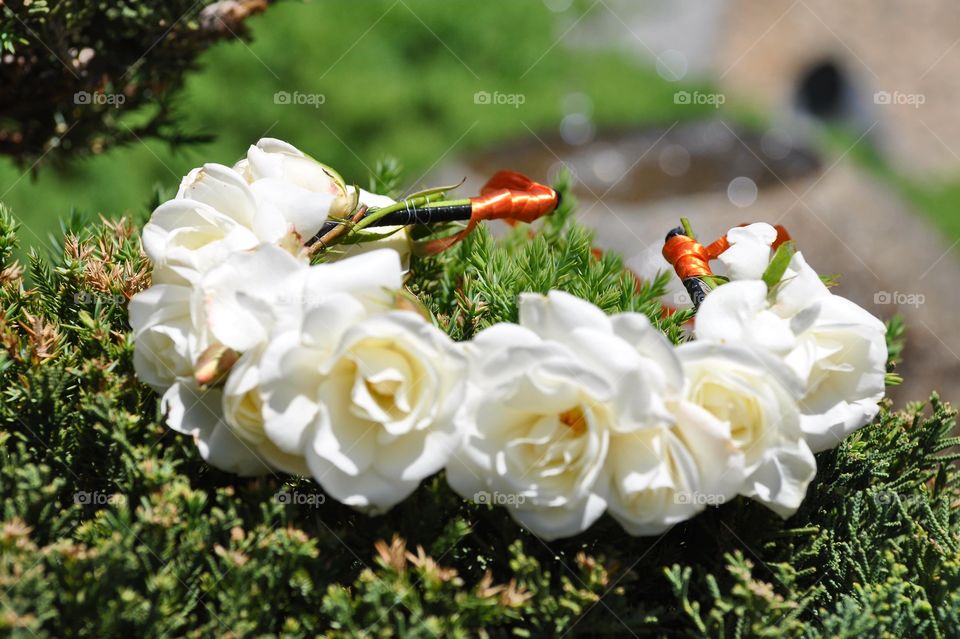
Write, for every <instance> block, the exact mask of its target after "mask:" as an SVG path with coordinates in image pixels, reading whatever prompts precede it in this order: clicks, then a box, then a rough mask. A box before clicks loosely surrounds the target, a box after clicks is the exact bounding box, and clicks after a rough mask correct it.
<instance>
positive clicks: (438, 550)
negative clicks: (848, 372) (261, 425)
mask: <svg viewBox="0 0 960 639" xmlns="http://www.w3.org/2000/svg"><path fill="white" fill-rule="evenodd" d="M391 170H394V169H391ZM564 202H565V204H564V208H563V209H562V210H561V211H560V212H559V213H558V214H556V215H555V216H554V217H553V218H552V219H549V220H546V221H545V222H544V223H542V225H540V227H539V228H537V229H536V230H535V232H534V233H533V235H532V237H531V236H530V230H531V229H530V227H521V228H517V229H515V230H513V231H512V232H511V233H509V234H508V235H507V236H506V237H505V238H503V239H499V240H495V239H493V238H492V237H491V236H490V235H489V234H488V233H487V232H486V231H484V230H478V231H477V232H476V233H475V234H474V235H473V236H472V237H470V238H469V239H468V240H467V241H465V242H463V243H462V244H460V245H459V246H457V247H456V248H454V249H452V250H451V251H449V252H447V253H446V254H443V255H441V256H438V257H434V258H430V259H425V260H415V261H414V264H413V268H412V280H411V282H410V285H409V286H410V288H411V290H412V291H413V292H415V293H417V294H418V295H419V296H421V298H422V299H423V300H424V302H425V303H426V304H427V306H428V307H429V308H430V309H431V311H432V312H433V313H434V315H435V317H436V320H437V322H438V323H439V325H440V326H442V327H444V328H445V329H447V330H448V331H449V332H450V333H451V334H452V335H454V336H455V337H457V338H467V337H469V336H470V335H473V334H474V333H476V332H477V331H478V330H480V329H482V328H483V327H485V326H487V325H489V324H491V323H494V322H497V321H501V320H510V319H514V318H515V317H516V302H515V298H516V294H517V293H518V292H520V291H523V290H536V291H546V290H548V289H550V288H561V289H565V290H568V291H572V292H574V293H576V294H578V295H582V296H585V297H587V298H588V299H590V300H592V301H594V302H596V303H598V304H599V305H601V306H602V307H603V308H604V309H606V310H608V311H615V310H620V309H636V310H639V311H641V312H644V313H646V314H647V315H648V316H649V317H651V319H653V320H654V321H657V322H658V323H659V324H660V325H661V327H662V329H663V330H664V331H665V332H666V333H667V334H668V335H670V336H671V337H672V338H673V339H674V340H679V339H681V332H680V327H681V323H682V321H683V320H684V318H685V316H684V315H675V316H672V317H670V318H667V319H663V318H662V317H661V309H660V308H659V305H658V304H657V302H656V297H657V296H658V295H659V294H660V293H661V292H662V285H663V282H662V281H658V282H652V283H644V284H643V285H642V286H639V287H638V286H637V285H636V283H635V282H634V280H633V278H632V277H631V276H630V275H629V274H628V273H625V272H624V270H623V265H622V263H621V262H620V260H619V258H617V257H615V256H610V255H604V256H601V257H597V256H596V255H594V253H593V252H592V250H591V238H590V235H589V233H588V232H587V231H586V230H585V229H583V228H582V227H580V226H578V225H577V224H576V223H575V222H574V221H573V220H572V218H571V215H570V214H571V211H572V209H573V202H572V200H571V199H570V197H569V194H566V197H565V198H564ZM78 228H79V226H78ZM438 232H439V230H438ZM15 245H16V237H15V229H14V224H13V222H12V218H11V216H10V215H9V213H8V212H7V211H5V210H3V211H0V629H2V631H0V632H2V635H3V636H11V637H25V638H26V637H30V638H34V637H40V638H47V637H49V638H63V637H90V636H95V637H180V636H185V637H211V636H224V637H291V638H292V637H312V636H327V637H417V638H419V637H423V638H433V637H474V636H480V637H508V636H509V637H554V636H591V637H592V636H613V637H620V636H630V634H631V633H633V634H635V635H637V636H641V637H776V638H788V637H789V638H813V637H858V638H861V637H945V638H947V637H958V636H960V509H958V504H960V481H958V473H957V470H956V467H955V466H954V464H953V462H954V460H955V459H956V458H957V455H956V454H954V453H951V452H950V451H951V448H952V447H955V446H956V445H957V444H958V443H960V442H958V441H957V440H956V439H955V438H951V437H950V432H951V430H952V428H953V426H954V412H953V411H952V410H951V409H950V408H949V407H948V406H946V405H944V404H942V403H941V402H940V401H939V399H938V398H937V396H936V395H934V396H933V397H932V398H931V400H930V402H929V405H928V406H927V407H924V406H923V405H920V404H916V405H911V406H908V407H907V408H906V409H905V410H903V411H900V412H893V411H892V410H890V408H889V406H887V407H885V408H884V409H883V411H882V412H881V414H880V416H879V417H878V419H877V420H876V422H875V423H873V424H871V425H869V426H867V427H866V428H864V429H862V430H861V431H859V432H858V433H856V434H854V435H853V436H851V437H849V438H848V439H847V440H846V441H844V442H843V443H842V444H841V445H840V446H839V447H838V448H837V449H836V450H835V451H830V452H825V453H822V454H820V455H819V457H818V464H819V473H818V476H817V480H816V482H815V483H814V484H813V485H812V486H811V487H810V490H809V492H808V496H807V500H806V501H805V503H804V505H803V507H802V508H801V509H800V511H799V512H798V513H797V514H796V515H795V516H794V517H792V518H790V519H789V520H787V521H782V520H780V519H779V518H778V517H777V516H776V515H774V514H772V513H771V512H770V511H768V510H767V509H765V508H764V507H762V506H760V505H758V504H756V503H754V502H751V501H748V500H736V501H734V502H732V503H728V504H725V505H723V506H721V507H719V508H711V509H708V510H707V511H706V512H704V513H702V514H701V515H700V516H698V517H696V518H694V519H692V520H690V521H688V522H685V523H683V524H681V525H679V526H676V527H675V528H673V529H672V530H671V531H669V532H668V533H667V534H666V535H664V536H662V537H660V538H634V537H631V536H629V535H627V534H625V533H624V532H623V531H622V529H620V528H619V526H618V525H617V524H616V523H615V522H613V521H612V520H610V519H609V518H604V519H602V520H601V521H600V522H598V524H597V525H595V526H593V527H592V528H591V529H590V530H589V531H587V532H585V533H583V534H582V535H580V536H579V537H576V538H573V539H568V540H563V541H557V542H550V543H547V542H544V541H541V540H540V539H538V538H536V537H534V536H532V535H531V534H529V533H528V532H526V531H525V530H523V529H522V528H520V527H519V526H517V525H516V524H515V523H513V522H512V520H511V519H510V518H509V517H508V515H507V514H506V513H505V512H504V511H503V509H498V508H496V507H491V506H481V505H475V504H472V503H468V502H465V501H464V500H462V499H460V498H459V497H458V496H456V495H455V494H453V493H452V492H451V491H450V489H449V488H447V487H446V484H445V481H444V479H443V477H442V475H440V476H437V477H434V478H431V479H429V480H427V481H425V482H424V484H423V485H422V486H421V487H420V489H419V490H418V491H416V493H414V495H413V496H412V497H411V498H410V499H409V500H407V501H406V502H404V503H403V504H401V505H400V506H398V507H396V508H395V509H393V510H392V511H391V512H389V513H388V514H386V515H383V516H379V517H373V518H371V517H367V516H365V515H361V514H358V513H356V512H354V511H352V510H351V509H349V508H346V507H343V506H341V505H339V504H337V503H336V502H335V501H333V500H332V499H326V498H325V496H324V495H323V493H322V491H321V490H320V489H319V487H318V486H317V485H316V484H315V483H314V482H313V481H312V480H310V479H309V478H298V477H289V476H268V477H264V478H259V479H242V478H237V477H235V476H232V475H229V474H225V473H221V472H219V471H217V470H214V469H212V468H210V467H208V466H206V465H205V464H204V463H203V461H202V460H201V459H200V458H199V456H198V454H197V452H196V450H195V448H194V446H193V443H192V442H191V441H190V440H189V438H187V437H183V436H181V435H178V434H176V433H173V432H171V431H169V430H168V429H167V428H166V427H165V426H164V425H163V420H162V416H161V415H160V414H159V411H158V398H157V396H156V395H155V394H154V393H153V392H152V391H151V390H149V389H148V388H146V387H144V386H143V385H141V384H140V383H139V382H138V381H137V380H136V379H135V377H134V374H133V369H132V364H131V361H132V353H133V344H132V342H131V338H130V335H129V326H128V324H127V315H126V308H125V306H126V300H127V299H128V298H129V297H130V296H131V295H133V294H134V293H135V292H136V291H138V290H140V289H142V288H143V287H144V286H146V285H147V284H148V281H149V267H148V264H147V263H146V261H145V259H144V258H143V257H142V255H141V253H140V250H139V242H138V239H137V230H136V228H135V227H134V226H133V225H132V224H129V223H126V222H119V223H105V222H101V223H99V224H92V225H88V227H87V230H85V231H81V232H79V233H78V234H68V235H67V236H66V237H65V239H64V241H63V245H62V247H60V249H58V250H57V252H56V254H50V255H38V254H34V255H32V256H31V257H30V259H29V261H28V265H27V266H26V267H21V265H20V264H18V263H17V262H15V261H14V259H13V256H14V254H15V253H14V247H15ZM893 333H896V331H893Z"/></svg>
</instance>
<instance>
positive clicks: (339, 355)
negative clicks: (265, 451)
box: [260, 254, 465, 512]
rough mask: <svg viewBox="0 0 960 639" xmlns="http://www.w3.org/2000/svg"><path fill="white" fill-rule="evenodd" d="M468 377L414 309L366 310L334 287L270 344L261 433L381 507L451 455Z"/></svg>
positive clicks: (331, 489) (334, 491)
mask: <svg viewBox="0 0 960 639" xmlns="http://www.w3.org/2000/svg"><path fill="white" fill-rule="evenodd" d="M393 255H394V258H395V256H396V254H393ZM363 257H365V256H360V257H358V258H351V259H352V260H357V259H362V258H363ZM348 261H349V260H348ZM339 264H343V262H340V263H337V265H339ZM330 266H333V265H330ZM464 375H465V362H464V360H463V357H462V355H461V354H460V352H459V349H458V348H457V347H456V346H455V345H454V344H453V342H452V341H451V340H450V339H449V337H447V335H446V334H445V333H443V332H442V331H440V330H439V329H437V328H436V327H434V326H433V325H431V324H429V323H427V322H426V321H425V320H424V319H423V318H422V317H420V316H419V315H417V314H415V313H412V312H408V311H390V312H386V313H374V314H371V313H370V311H369V309H368V308H365V307H364V305H363V304H362V303H361V302H360V301H359V300H358V299H357V298H356V297H354V296H351V295H347V294H340V296H339V298H338V299H333V298H331V299H330V300H329V303H325V304H321V305H318V306H316V307H314V308H312V309H310V310H309V311H308V312H307V313H306V314H305V316H304V319H303V323H302V326H301V328H300V329H299V330H295V331H287V332H284V333H281V334H279V335H277V336H275V337H274V338H273V339H272V340H271V341H270V343H269V344H268V345H267V347H266V349H265V351H264V353H263V356H262V358H261V360H260V376H261V378H260V384H261V389H262V402H263V415H264V418H265V420H264V429H265V433H266V435H267V437H269V438H270V440H271V441H273V442H274V443H275V444H276V445H277V446H278V447H279V448H280V449H281V450H282V451H284V452H286V453H288V454H291V455H296V454H302V455H303V456H304V457H305V459H306V463H307V466H308V468H309V469H310V471H311V473H312V474H313V476H314V478H315V479H316V481H317V482H318V483H319V484H320V485H321V486H322V487H323V488H324V490H325V491H326V492H327V493H328V494H330V495H331V496H333V497H334V498H336V499H337V500H339V501H341V502H343V503H345V504H348V505H350V506H353V507H356V508H359V509H363V510H366V511H370V512H382V511H385V510H387V509H389V508H390V507H392V506H394V505H395V504H397V503H398V502H400V501H401V500H403V499H404V498H406V497H407V496H408V495H409V494H410V493H412V492H413V491H414V490H415V489H416V487H417V485H418V484H419V483H420V481H421V480H422V479H424V478H425V477H428V476H429V475H432V474H433V473H435V472H437V471H439V470H440V469H441V468H443V466H444V465H445V464H446V463H447V460H448V458H449V455H450V452H451V450H452V449H453V448H454V447H455V446H456V444H457V440H458V434H457V431H456V428H455V425H454V422H453V414H454V412H455V411H456V409H457V407H458V406H459V404H460V402H461V399H462V394H463V384H462V378H463V377H464Z"/></svg>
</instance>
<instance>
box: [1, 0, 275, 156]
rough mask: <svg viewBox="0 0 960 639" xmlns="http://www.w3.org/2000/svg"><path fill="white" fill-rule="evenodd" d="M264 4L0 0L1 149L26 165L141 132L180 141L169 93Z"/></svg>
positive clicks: (191, 138) (261, 0) (242, 0)
mask: <svg viewBox="0 0 960 639" xmlns="http://www.w3.org/2000/svg"><path fill="white" fill-rule="evenodd" d="M266 5H267V0H236V1H232V2H227V3H214V2H212V0H173V1H171V0H167V1H165V2H157V1H143V0H109V1H107V0H57V1H55V2H54V1H51V0H6V1H5V2H0V56H3V58H4V59H3V63H2V64H0V86H2V87H3V92H2V93H0V154H2V155H9V156H11V157H12V158H13V159H14V160H15V161H16V162H17V163H18V164H19V165H20V166H21V167H30V168H31V169H34V168H36V166H37V165H38V164H40V163H41V161H48V162H50V161H52V162H62V161H63V160H65V159H66V158H69V157H73V156H83V155H89V154H99V153H101V152H102V151H103V150H104V149H105V148H107V147H109V146H114V145H118V144H128V143H130V142H133V141H138V140H141V139H143V138H158V139H162V140H165V141H167V142H170V143H171V144H179V143H182V142H198V141H201V140H203V139H207V138H205V137H204V136H198V135H188V134H185V133H183V132H181V130H180V126H179V122H178V118H177V114H176V113H174V108H173V98H174V96H175V95H176V93H177V91H178V89H179V88H180V87H181V85H182V84H183V81H184V73H185V72H186V71H188V70H190V69H192V68H194V67H195V66H196V60H197V57H198V56H199V55H200V54H201V53H202V52H203V51H205V50H206V49H207V48H209V47H210V46H211V45H212V44H214V43H215V42H217V41H220V40H226V39H232V38H235V37H239V36H242V35H245V33H246V30H245V27H244V20H245V19H246V18H247V17H248V16H249V15H251V14H254V13H259V12H260V11H262V10H263V9H264V8H266Z"/></svg>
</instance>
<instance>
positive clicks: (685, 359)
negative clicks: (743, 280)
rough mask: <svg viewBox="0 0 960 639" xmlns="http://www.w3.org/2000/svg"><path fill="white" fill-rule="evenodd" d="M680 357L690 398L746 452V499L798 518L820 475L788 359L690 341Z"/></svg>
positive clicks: (680, 350) (679, 351)
mask: <svg viewBox="0 0 960 639" xmlns="http://www.w3.org/2000/svg"><path fill="white" fill-rule="evenodd" d="M724 286H730V285H729V284H727V285H724ZM722 288H723V287H721V289H722ZM718 290H719V289H718ZM715 292H716V291H715ZM710 295H711V296H712V295H713V293H711V294H710ZM709 298H710V296H708V297H707V299H709ZM698 323H699V319H698ZM677 355H678V356H679V357H680V360H681V362H682V363H683V367H684V371H685V372H686V375H687V389H686V396H687V399H688V400H689V401H690V402H692V403H694V404H696V405H697V406H699V407H700V408H702V409H704V410H705V411H707V412H708V413H710V414H712V415H713V416H714V417H716V418H717V419H719V420H721V421H722V422H725V423H726V424H727V425H728V426H729V432H730V437H731V438H732V441H733V443H734V444H735V445H736V446H737V447H738V448H739V449H740V450H741V451H742V452H743V455H744V473H745V476H746V480H745V483H744V486H743V488H742V489H741V493H742V494H744V495H746V496H748V497H752V498H754V499H756V500H758V501H760V502H762V503H764V504H766V505H767V506H768V507H769V508H771V509H772V510H773V511H775V512H776V513H778V514H779V515H781V516H782V517H788V516H790V515H791V514H793V513H794V512H795V511H796V509H797V508H798V507H799V506H800V503H801V502H802V501H803V498H804V495H805V494H806V491H807V486H808V485H809V483H810V481H811V480H812V479H813V477H814V475H816V472H817V467H816V461H815V460H814V457H813V452H812V451H811V450H810V447H809V446H808V445H807V442H806V441H805V439H804V435H803V431H802V430H801V426H800V412H799V409H798V407H797V403H796V400H797V399H798V398H799V397H800V395H801V393H802V391H803V389H802V385H801V383H800V380H799V379H797V377H796V376H795V375H794V374H793V372H792V371H791V370H790V369H789V368H788V367H787V366H786V364H784V363H783V362H782V361H780V360H778V359H776V358H774V357H773V356H771V355H768V354H766V353H765V352H764V351H762V350H759V349H753V348H749V347H746V346H742V345H730V344H718V343H712V342H706V341H696V342H689V343H686V344H683V345H682V346H680V347H678V348H677Z"/></svg>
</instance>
